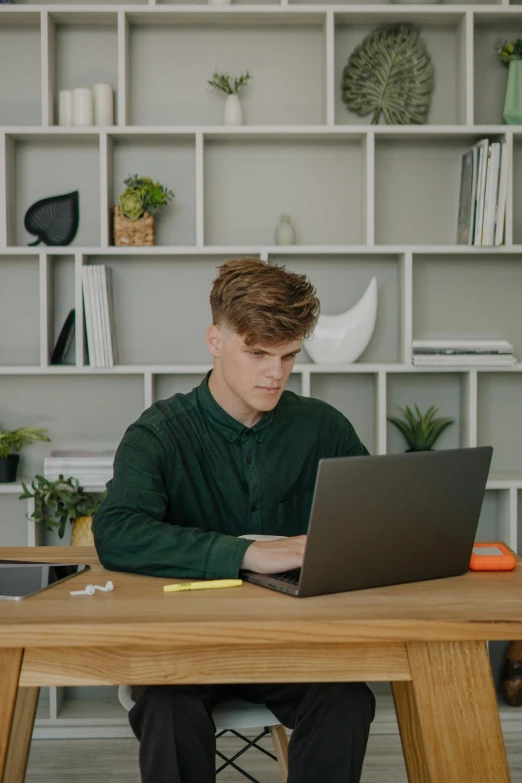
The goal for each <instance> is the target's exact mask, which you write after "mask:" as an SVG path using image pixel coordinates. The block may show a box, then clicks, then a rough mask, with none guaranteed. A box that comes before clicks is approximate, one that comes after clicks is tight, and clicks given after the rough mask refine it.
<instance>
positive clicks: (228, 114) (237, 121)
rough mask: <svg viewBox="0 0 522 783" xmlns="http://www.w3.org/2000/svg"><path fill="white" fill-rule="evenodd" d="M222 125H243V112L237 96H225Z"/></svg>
mask: <svg viewBox="0 0 522 783" xmlns="http://www.w3.org/2000/svg"><path fill="white" fill-rule="evenodd" d="M223 123H224V124H225V125H242V124H243V110H242V109H241V103H240V101H239V97H238V96H237V95H227V97H226V100H225V110H224V113H223Z"/></svg>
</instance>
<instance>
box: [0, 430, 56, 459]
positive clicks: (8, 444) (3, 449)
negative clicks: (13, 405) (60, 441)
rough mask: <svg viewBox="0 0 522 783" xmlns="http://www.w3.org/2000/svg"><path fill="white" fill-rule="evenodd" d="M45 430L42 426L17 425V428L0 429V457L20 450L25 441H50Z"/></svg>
mask: <svg viewBox="0 0 522 783" xmlns="http://www.w3.org/2000/svg"><path fill="white" fill-rule="evenodd" d="M46 432H47V430H46V429H44V428H43V427H19V429H17V430H10V431H7V430H6V431H4V432H2V431H0V458H1V457H7V456H9V454H11V453H13V452H15V451H20V449H21V448H22V446H25V444H26V443H31V442H32V441H35V440H45V441H50V440H51V439H50V438H48V437H47V435H46V434H45V433H46Z"/></svg>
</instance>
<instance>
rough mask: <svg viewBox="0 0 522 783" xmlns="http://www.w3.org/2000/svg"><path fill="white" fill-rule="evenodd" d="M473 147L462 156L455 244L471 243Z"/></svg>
mask: <svg viewBox="0 0 522 783" xmlns="http://www.w3.org/2000/svg"><path fill="white" fill-rule="evenodd" d="M473 174H474V172H473V149H469V150H468V151H467V152H465V153H464V155H463V156H462V163H461V173H460V194H459V213H458V219H457V244H458V245H469V244H471V237H472V233H473V218H474V212H475V203H474V201H475V199H474V193H473V185H474V182H473Z"/></svg>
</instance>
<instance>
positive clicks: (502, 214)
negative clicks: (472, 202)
mask: <svg viewBox="0 0 522 783" xmlns="http://www.w3.org/2000/svg"><path fill="white" fill-rule="evenodd" d="M508 164H509V158H508V145H507V142H506V141H502V142H501V146H500V176H499V182H498V195H497V214H496V217H495V240H494V243H495V245H497V246H498V245H501V244H502V243H503V242H504V223H505V218H506V197H507V183H508Z"/></svg>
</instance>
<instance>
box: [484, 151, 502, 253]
mask: <svg viewBox="0 0 522 783" xmlns="http://www.w3.org/2000/svg"><path fill="white" fill-rule="evenodd" d="M499 162H500V142H499V141H494V142H493V143H492V144H491V145H490V147H489V160H488V171H487V177H486V195H485V205H484V223H483V226H482V244H483V245H484V246H490V245H493V242H494V239H495V215H496V208H497V191H498V175H499Z"/></svg>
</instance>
